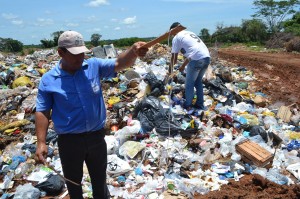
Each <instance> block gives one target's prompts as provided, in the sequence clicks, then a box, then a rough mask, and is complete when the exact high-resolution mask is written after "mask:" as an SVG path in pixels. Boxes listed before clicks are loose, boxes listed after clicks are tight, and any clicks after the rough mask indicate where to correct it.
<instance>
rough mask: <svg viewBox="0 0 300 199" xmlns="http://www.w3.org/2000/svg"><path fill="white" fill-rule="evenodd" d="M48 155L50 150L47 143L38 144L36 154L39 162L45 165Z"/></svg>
mask: <svg viewBox="0 0 300 199" xmlns="http://www.w3.org/2000/svg"><path fill="white" fill-rule="evenodd" d="M47 154H48V148H47V145H46V143H38V144H37V148H36V152H35V156H36V160H37V162H40V163H43V164H45V163H46V157H47Z"/></svg>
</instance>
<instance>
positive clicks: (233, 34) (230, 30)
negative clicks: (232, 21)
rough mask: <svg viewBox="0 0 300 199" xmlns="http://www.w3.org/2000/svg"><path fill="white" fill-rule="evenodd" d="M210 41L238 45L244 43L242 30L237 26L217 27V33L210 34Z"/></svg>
mask: <svg viewBox="0 0 300 199" xmlns="http://www.w3.org/2000/svg"><path fill="white" fill-rule="evenodd" d="M212 40H213V41H218V42H226V43H239V42H244V41H246V39H245V36H244V35H243V32H242V28H241V27H239V26H229V27H223V25H221V26H217V31H216V32H215V33H214V34H212Z"/></svg>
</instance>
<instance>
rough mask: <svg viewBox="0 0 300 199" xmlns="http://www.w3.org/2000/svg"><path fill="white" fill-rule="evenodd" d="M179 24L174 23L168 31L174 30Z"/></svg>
mask: <svg viewBox="0 0 300 199" xmlns="http://www.w3.org/2000/svg"><path fill="white" fill-rule="evenodd" d="M179 25H180V23H179V22H174V23H173V24H172V25H171V26H170V30H171V29H173V28H176V27H177V26H179Z"/></svg>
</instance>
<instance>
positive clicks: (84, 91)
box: [36, 58, 116, 134]
mask: <svg viewBox="0 0 300 199" xmlns="http://www.w3.org/2000/svg"><path fill="white" fill-rule="evenodd" d="M115 61H116V60H115V59H99V58H90V59H87V60H84V62H83V64H82V67H81V69H80V70H78V71H77V72H76V73H75V74H74V75H71V74H69V73H67V72H66V71H64V70H62V69H61V68H60V62H59V63H58V64H57V65H56V66H55V68H53V69H51V70H50V71H48V72H47V73H45V74H44V75H43V77H42V78H41V81H40V84H39V88H38V94H37V99H36V111H38V112H41V111H47V110H52V115H51V119H52V121H53V123H54V128H55V131H56V132H57V133H58V134H67V133H69V134H70V133H72V134H76V133H83V132H89V131H96V130H99V129H101V128H103V127H104V125H105V120H106V108H105V104H104V100H103V95H102V89H101V84H100V79H102V78H110V77H115V76H116V73H115V72H114V68H115Z"/></svg>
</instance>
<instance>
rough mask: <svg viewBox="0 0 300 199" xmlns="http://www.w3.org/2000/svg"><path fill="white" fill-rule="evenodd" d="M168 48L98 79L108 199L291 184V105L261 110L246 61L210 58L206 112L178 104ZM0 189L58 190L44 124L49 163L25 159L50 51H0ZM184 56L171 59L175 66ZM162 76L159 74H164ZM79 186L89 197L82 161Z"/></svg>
mask: <svg viewBox="0 0 300 199" xmlns="http://www.w3.org/2000/svg"><path fill="white" fill-rule="evenodd" d="M169 52H170V49H169V48H168V46H165V45H160V44H159V45H158V44H157V45H155V46H154V47H152V48H150V50H149V52H148V54H147V56H146V57H145V58H143V59H140V60H137V62H136V63H135V65H134V66H133V67H132V68H130V69H128V70H125V71H123V72H122V73H120V74H118V77H116V78H112V79H105V80H103V81H102V86H103V91H104V98H105V101H106V105H107V123H106V128H107V129H108V131H107V132H108V133H107V135H106V137H105V140H106V142H107V151H108V165H107V182H108V188H109V190H110V193H111V195H112V198H128V199H129V198H164V197H166V198H167V197H172V196H176V198H193V197H194V196H195V195H200V194H207V193H209V192H210V191H214V190H220V189H222V185H224V184H228V182H229V181H230V180H235V181H239V179H240V178H242V177H243V176H244V175H248V174H259V175H261V176H263V177H264V178H266V179H268V180H270V181H273V182H275V183H277V184H280V185H292V184H299V181H300V171H299V169H300V128H299V123H300V113H299V107H298V106H297V105H296V104H293V105H289V106H282V107H278V108H273V109H269V108H268V105H269V103H270V102H269V100H268V96H266V95H265V94H264V93H261V92H255V91H254V90H253V89H252V87H251V86H252V80H254V79H255V76H254V74H253V73H252V72H251V71H248V70H247V69H246V68H245V67H242V66H237V67H231V68H229V67H226V64H225V63H221V62H219V63H217V64H214V65H210V66H209V69H208V71H207V73H206V74H205V78H204V80H203V83H204V93H205V106H206V110H199V109H192V110H188V111H187V110H185V109H184V108H183V107H182V105H183V103H184V81H185V73H184V72H183V73H176V75H175V76H174V77H172V78H171V81H169V80H170V78H169V76H168V64H169V63H168V60H170V54H169ZM0 59H1V60H0V83H1V90H0V92H1V95H0V100H1V103H0V115H1V120H0V138H1V139H0V150H1V158H0V163H1V167H0V173H1V175H0V176H1V177H0V182H1V183H0V191H1V194H2V197H1V199H2V198H9V197H12V196H13V198H43V197H44V196H59V197H60V198H63V197H64V196H66V195H67V191H66V187H65V184H64V179H63V178H61V177H60V176H59V175H57V173H58V172H59V174H61V175H63V173H62V169H61V163H60V158H59V155H58V151H57V142H56V139H57V135H56V133H55V131H54V130H53V126H52V125H50V127H49V131H48V135H47V144H48V147H49V149H48V158H47V162H48V164H49V165H48V166H45V165H39V164H37V163H36V162H35V160H34V153H35V150H36V146H35V142H36V136H35V127H34V112H35V97H36V93H37V86H38V83H39V80H40V78H41V76H42V75H43V74H44V73H45V72H46V71H48V70H49V69H51V68H52V67H54V65H55V63H56V62H57V61H58V60H59V56H58V55H57V53H56V52H55V51H54V50H43V51H36V52H35V53H34V54H32V55H27V56H25V57H17V56H14V55H10V56H3V55H1V54H0ZM181 62H183V57H179V64H178V65H175V69H176V68H178V67H179V66H180V63H181ZM166 80H168V81H166ZM82 187H83V190H84V197H85V198H92V193H91V191H92V190H91V184H90V179H89V175H88V171H87V168H86V167H84V178H83V180H82Z"/></svg>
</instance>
